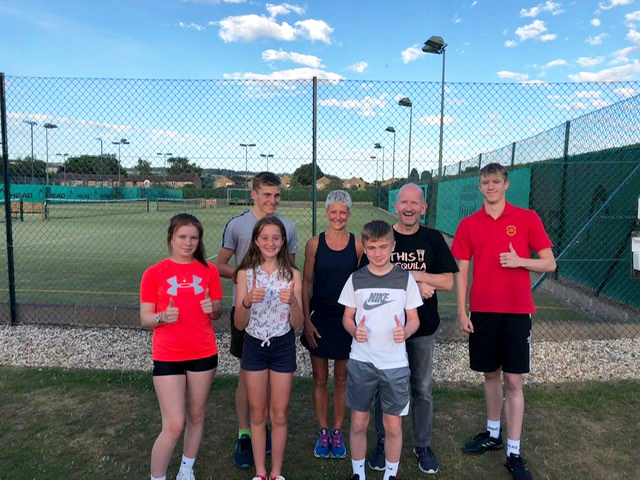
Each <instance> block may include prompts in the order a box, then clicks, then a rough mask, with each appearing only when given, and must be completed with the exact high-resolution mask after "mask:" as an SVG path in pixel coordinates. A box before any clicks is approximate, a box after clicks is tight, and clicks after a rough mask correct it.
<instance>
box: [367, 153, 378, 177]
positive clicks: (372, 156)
mask: <svg viewBox="0 0 640 480" xmlns="http://www.w3.org/2000/svg"><path fill="white" fill-rule="evenodd" d="M369 158H370V159H371V160H374V159H375V161H376V179H375V181H374V182H373V183H374V184H375V182H377V181H378V157H377V156H376V155H371V156H370V157H369Z"/></svg>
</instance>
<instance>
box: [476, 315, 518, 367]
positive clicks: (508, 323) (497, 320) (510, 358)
mask: <svg viewBox="0 0 640 480" xmlns="http://www.w3.org/2000/svg"><path fill="white" fill-rule="evenodd" d="M470 318H471V323H473V330H474V333H470V334H469V360H470V366H471V370H475V371H476V372H495V371H496V370H498V369H499V368H502V371H503V372H506V373H529V363H530V356H531V316H530V315H529V314H528V313H487V312H471V317H470Z"/></svg>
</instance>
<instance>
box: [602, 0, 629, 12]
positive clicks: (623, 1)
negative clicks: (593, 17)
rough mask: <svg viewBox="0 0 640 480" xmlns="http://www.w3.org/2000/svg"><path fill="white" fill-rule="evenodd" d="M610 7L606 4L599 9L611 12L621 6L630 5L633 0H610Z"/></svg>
mask: <svg viewBox="0 0 640 480" xmlns="http://www.w3.org/2000/svg"><path fill="white" fill-rule="evenodd" d="M609 2H610V3H609V5H605V4H604V3H600V4H599V5H598V8H599V9H600V10H611V9H612V8H613V7H619V6H621V5H629V4H630V3H631V2H633V0H609Z"/></svg>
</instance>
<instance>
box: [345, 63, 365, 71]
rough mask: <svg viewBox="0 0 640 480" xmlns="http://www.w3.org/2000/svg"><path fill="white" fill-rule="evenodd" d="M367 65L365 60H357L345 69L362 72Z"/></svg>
mask: <svg viewBox="0 0 640 480" xmlns="http://www.w3.org/2000/svg"><path fill="white" fill-rule="evenodd" d="M368 66H369V64H368V63H367V62H357V63H354V64H353V65H349V66H348V67H347V70H351V71H352V72H356V73H363V72H364V71H365V69H366V68H367V67H368Z"/></svg>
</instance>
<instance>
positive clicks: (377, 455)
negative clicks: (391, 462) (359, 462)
mask: <svg viewBox="0 0 640 480" xmlns="http://www.w3.org/2000/svg"><path fill="white" fill-rule="evenodd" d="M386 465H387V462H386V460H385V456H384V437H380V438H379V439H378V441H377V442H376V446H375V447H373V450H371V453H370V454H369V468H371V469H372V470H377V471H378V472H384V469H385V467H386Z"/></svg>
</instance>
